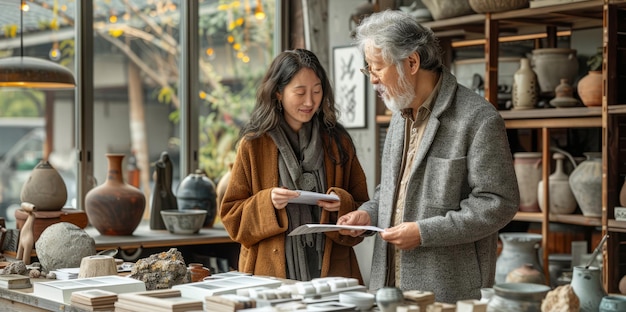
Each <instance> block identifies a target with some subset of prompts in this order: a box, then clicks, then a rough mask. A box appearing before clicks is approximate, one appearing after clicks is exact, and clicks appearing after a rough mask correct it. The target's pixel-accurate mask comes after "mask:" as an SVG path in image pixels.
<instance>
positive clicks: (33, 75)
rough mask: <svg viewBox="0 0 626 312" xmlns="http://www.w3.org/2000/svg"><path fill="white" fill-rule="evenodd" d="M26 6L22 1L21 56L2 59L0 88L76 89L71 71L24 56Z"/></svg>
mask: <svg viewBox="0 0 626 312" xmlns="http://www.w3.org/2000/svg"><path fill="white" fill-rule="evenodd" d="M24 5H25V4H24V3H23V1H20V56H17V57H8V58H2V59H0V87H14V88H38V89H71V88H74V87H75V86H76V81H75V80H74V75H73V74H72V72H71V71H70V70H69V69H67V68H65V67H63V66H61V65H59V64H57V63H54V62H51V61H47V60H44V59H40V58H35V57H26V56H24V24H23V15H24V10H23V6H24Z"/></svg>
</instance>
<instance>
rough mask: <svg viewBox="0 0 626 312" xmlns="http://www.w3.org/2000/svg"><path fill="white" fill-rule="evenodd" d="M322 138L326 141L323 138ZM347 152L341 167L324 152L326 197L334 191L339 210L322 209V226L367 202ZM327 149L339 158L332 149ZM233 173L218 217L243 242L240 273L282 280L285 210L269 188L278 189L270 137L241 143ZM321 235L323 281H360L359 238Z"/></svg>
mask: <svg viewBox="0 0 626 312" xmlns="http://www.w3.org/2000/svg"><path fill="white" fill-rule="evenodd" d="M323 138H324V140H325V142H328V137H327V136H326V135H323ZM343 144H344V146H349V144H350V142H349V141H348V140H344V142H343ZM327 145H328V144H327ZM346 149H347V150H349V151H350V158H349V160H348V162H347V163H346V164H345V165H344V166H340V165H335V164H334V163H333V161H332V159H331V158H330V157H329V154H328V151H326V152H325V157H324V164H325V170H326V185H328V187H329V188H328V191H327V193H330V192H335V193H336V194H337V195H338V196H339V198H340V200H341V207H340V209H339V212H338V213H337V212H328V211H326V210H324V211H323V212H322V216H321V223H330V224H335V223H336V222H337V218H338V217H339V216H341V215H344V214H346V213H348V212H350V211H353V210H356V209H357V208H358V207H359V206H360V205H361V203H363V202H365V201H367V200H368V199H369V197H368V193H367V183H366V180H365V174H364V172H363V169H362V167H361V164H360V163H359V161H358V159H357V157H356V154H355V153H354V152H352V147H349V148H346ZM331 150H332V151H331V152H332V153H333V154H335V155H337V149H336V146H335V145H332V148H331ZM338 158H339V156H336V159H338ZM231 174H232V175H231V179H230V182H229V185H228V188H227V189H226V193H225V194H224V199H223V201H222V205H221V209H220V216H221V218H222V223H223V224H224V227H225V228H226V230H227V231H228V233H229V235H230V237H231V238H232V239H233V240H234V241H236V242H238V243H240V244H241V253H240V254H239V268H238V270H239V271H240V272H246V273H253V274H255V275H266V276H275V277H280V278H286V261H285V235H286V231H287V212H286V211H285V210H284V209H280V210H277V209H275V208H274V206H273V205H272V201H271V198H270V192H271V189H272V188H274V187H277V186H279V185H278V178H279V177H278V149H277V147H276V144H275V143H274V141H273V140H272V139H271V138H270V137H269V136H268V135H263V136H261V137H259V138H257V139H255V140H251V141H250V140H245V139H243V140H241V143H240V146H239V149H238V151H237V158H236V159H235V163H234V164H233V168H232V173H231ZM325 234H326V240H325V246H324V248H325V249H324V258H323V262H322V272H321V275H322V277H326V276H343V277H354V278H358V279H359V281H360V282H361V283H362V282H363V281H362V279H361V272H360V270H359V266H358V263H357V259H356V255H355V253H354V250H353V249H352V247H353V246H355V245H356V244H358V243H360V242H361V241H362V240H363V239H362V238H358V237H357V238H355V237H351V236H344V235H339V233H338V232H326V233H325ZM331 263H332V265H331Z"/></svg>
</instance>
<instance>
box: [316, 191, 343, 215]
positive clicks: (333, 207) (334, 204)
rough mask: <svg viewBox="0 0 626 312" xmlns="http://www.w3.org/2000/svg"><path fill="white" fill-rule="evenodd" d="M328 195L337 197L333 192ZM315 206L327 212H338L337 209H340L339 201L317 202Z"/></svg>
mask: <svg viewBox="0 0 626 312" xmlns="http://www.w3.org/2000/svg"><path fill="white" fill-rule="evenodd" d="M330 195H337V194H336V193H335V192H330ZM317 205H318V206H320V207H322V208H323V209H324V210H327V211H339V207H341V201H339V200H332V201H330V200H318V201H317Z"/></svg>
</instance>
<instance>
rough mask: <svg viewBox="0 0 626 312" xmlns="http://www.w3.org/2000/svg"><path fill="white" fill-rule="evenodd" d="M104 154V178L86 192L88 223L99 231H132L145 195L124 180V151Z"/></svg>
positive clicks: (140, 214)
mask: <svg viewBox="0 0 626 312" xmlns="http://www.w3.org/2000/svg"><path fill="white" fill-rule="evenodd" d="M106 157H107V159H108V164H109V168H108V174H107V179H106V181H105V182H104V184H102V185H99V186H97V187H95V188H93V189H92V190H90V191H89V192H88V193H87V197H86V198H85V212H86V213H87V218H88V219H89V222H90V223H91V225H93V226H94V227H95V228H96V229H97V230H98V232H100V234H102V235H132V234H133V232H134V231H135V229H136V228H137V226H138V225H139V222H141V218H142V216H143V211H144V209H145V205H146V197H145V195H144V194H143V193H142V192H141V191H140V190H139V189H137V188H136V187H133V186H131V185H129V184H126V183H125V182H124V178H123V174H122V160H123V159H124V154H106Z"/></svg>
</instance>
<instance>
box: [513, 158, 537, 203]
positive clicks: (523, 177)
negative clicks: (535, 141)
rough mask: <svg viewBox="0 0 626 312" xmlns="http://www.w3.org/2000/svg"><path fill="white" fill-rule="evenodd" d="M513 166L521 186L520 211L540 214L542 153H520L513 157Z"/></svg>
mask: <svg viewBox="0 0 626 312" xmlns="http://www.w3.org/2000/svg"><path fill="white" fill-rule="evenodd" d="M513 156H514V157H515V160H514V161H513V166H514V169H515V175H516V176H517V184H518V186H519V195H520V203H519V210H520V211H525V212H539V211H540V210H539V202H538V197H537V196H538V194H537V185H538V184H539V181H541V170H542V164H541V153H535V152H520V153H515V154H514V155H513Z"/></svg>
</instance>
